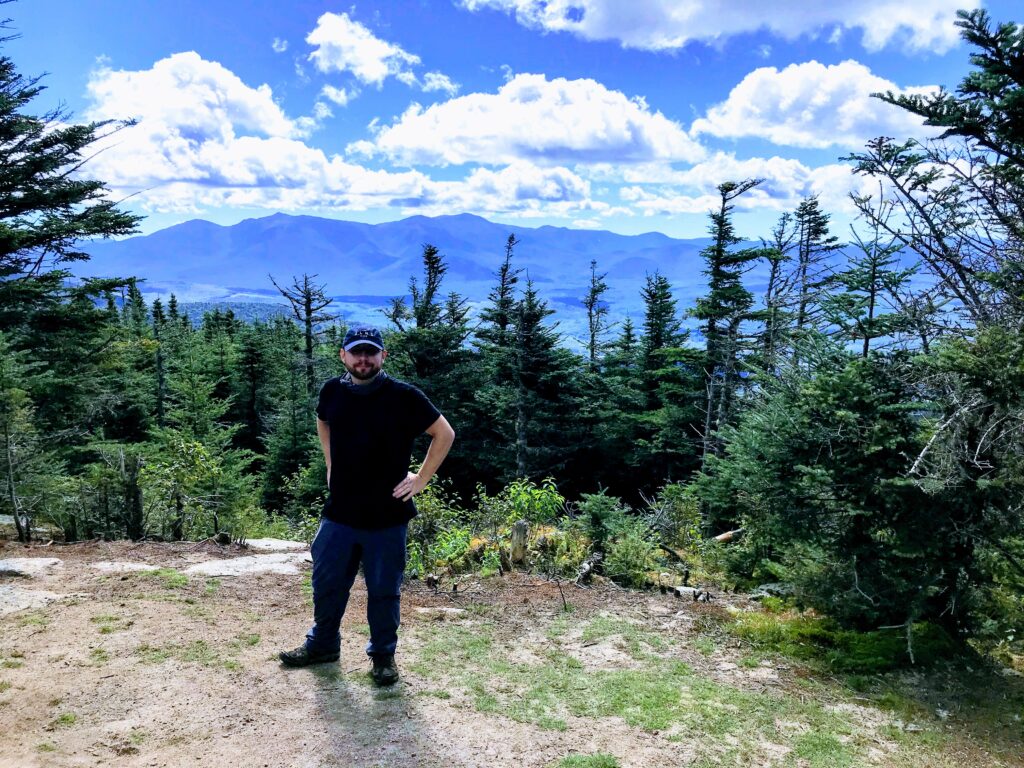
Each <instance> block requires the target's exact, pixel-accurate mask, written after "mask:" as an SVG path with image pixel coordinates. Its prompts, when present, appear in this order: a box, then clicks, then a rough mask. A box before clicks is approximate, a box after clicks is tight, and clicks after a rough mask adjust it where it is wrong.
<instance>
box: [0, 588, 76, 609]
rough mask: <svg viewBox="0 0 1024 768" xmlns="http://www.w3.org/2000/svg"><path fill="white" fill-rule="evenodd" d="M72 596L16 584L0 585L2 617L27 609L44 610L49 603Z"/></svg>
mask: <svg viewBox="0 0 1024 768" xmlns="http://www.w3.org/2000/svg"><path fill="white" fill-rule="evenodd" d="M62 597H70V595H58V594H57V593H56V592H47V591H46V590H42V589H25V588H24V587H18V586H15V585H14V584H0V616H3V615H4V614H7V613H14V612H15V611H24V610H26V609H27V608H42V607H43V606H44V605H46V604H47V603H52V602H53V601H54V600H60V599H61V598H62Z"/></svg>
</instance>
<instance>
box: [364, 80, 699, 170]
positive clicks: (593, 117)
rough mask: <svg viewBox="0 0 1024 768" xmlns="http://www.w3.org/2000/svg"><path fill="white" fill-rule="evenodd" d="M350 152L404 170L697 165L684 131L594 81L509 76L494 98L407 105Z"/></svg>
mask: <svg viewBox="0 0 1024 768" xmlns="http://www.w3.org/2000/svg"><path fill="white" fill-rule="evenodd" d="M350 150H351V151H352V152H353V153H354V154H365V155H383V156H386V157H388V158H389V159H391V160H392V161H394V162H397V163H403V164H409V165H421V164H422V165H460V164H463V163H482V164H486V165H503V164H507V163H512V162H515V161H520V160H528V161H531V162H534V163H539V164H557V163H569V162H601V161H606V162H612V161H614V162H619V163H635V162H644V161H651V160H684V161H695V160H699V159H700V158H701V157H702V156H703V154H704V150H703V149H702V148H701V147H700V145H698V144H697V143H696V142H694V141H693V140H691V139H690V138H689V136H687V134H686V132H685V131H684V130H683V128H682V127H681V126H680V125H679V124H678V123H675V122H673V121H672V120H669V119H668V118H666V117H665V116H664V115H662V114H661V113H660V112H655V111H652V110H651V109H650V107H648V105H647V104H646V103H645V102H644V100H643V99H642V98H639V97H637V98H629V97H627V96H626V95H625V94H623V93H621V92H620V91H613V90H609V89H608V88H606V87H605V86H604V85H602V84H601V83H599V82H597V81H595V80H589V79H579V80H567V79H565V78H555V79H552V80H548V79H547V77H545V76H544V75H539V74H520V75H515V76H514V77H512V78H511V79H510V80H508V81H507V82H506V83H505V84H504V85H502V86H501V87H500V88H499V89H498V91H497V92H496V93H472V94H467V95H465V96H460V97H458V98H454V99H450V100H449V101H446V102H443V103H439V104H434V105H432V106H430V107H427V108H426V109H424V108H423V107H422V106H420V105H418V104H414V105H412V106H411V107H409V109H407V110H406V111H405V113H404V114H403V115H402V116H401V117H400V118H399V119H398V120H397V121H396V122H394V123H393V124H391V125H388V126H383V127H380V128H378V129H377V133H376V136H375V138H374V140H373V141H360V142H355V143H353V144H352V145H351V146H350Z"/></svg>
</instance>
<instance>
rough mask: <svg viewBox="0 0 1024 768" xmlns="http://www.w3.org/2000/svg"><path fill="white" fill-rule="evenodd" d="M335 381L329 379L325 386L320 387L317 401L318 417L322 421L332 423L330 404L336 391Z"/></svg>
mask: <svg viewBox="0 0 1024 768" xmlns="http://www.w3.org/2000/svg"><path fill="white" fill-rule="evenodd" d="M335 383H336V380H335V379H328V380H327V381H325V382H324V385H323V386H322V387H320V396H319V397H318V398H317V401H316V417H317V418H318V419H320V421H330V418H329V412H328V405H329V403H330V399H331V394H332V392H333V391H334V385H335Z"/></svg>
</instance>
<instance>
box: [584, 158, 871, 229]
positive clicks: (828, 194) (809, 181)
mask: <svg viewBox="0 0 1024 768" xmlns="http://www.w3.org/2000/svg"><path fill="white" fill-rule="evenodd" d="M595 171H596V173H595V176H594V180H597V179H598V178H601V177H604V178H612V177H614V174H615V171H614V169H611V168H601V169H595ZM652 176H654V177H655V178H656V179H657V182H658V183H657V184H653V185H652V184H651V183H649V182H650V181H651V179H652ZM752 178H759V179H763V180H764V181H763V182H762V183H761V184H760V185H759V186H758V187H756V188H754V189H753V190H751V191H750V192H748V193H747V194H746V195H743V196H742V197H740V198H738V200H737V202H736V205H737V207H738V208H739V209H741V210H753V209H758V208H760V209H768V210H776V211H785V210H792V209H793V208H794V207H796V205H797V204H798V203H799V202H800V200H802V199H803V198H805V197H807V196H808V195H817V196H818V197H819V198H820V200H821V202H822V205H823V206H824V207H825V208H826V210H830V211H842V212H845V213H852V212H853V206H852V204H851V202H850V199H849V196H850V193H851V192H857V193H863V192H865V191H866V184H867V182H866V181H865V180H864V179H863V178H862V177H859V176H854V175H853V174H852V173H851V170H850V166H848V165H844V164H838V163H837V164H830V165H824V166H818V167H810V166H808V165H805V164H804V163H802V162H800V161H799V160H795V159H793V158H784V157H778V156H776V157H769V158H763V157H754V158H745V159H739V158H737V157H736V156H735V155H734V154H732V153H728V152H717V153H715V154H714V155H712V156H711V157H708V158H707V159H706V160H704V161H703V162H700V163H697V164H696V165H694V166H692V167H691V168H688V169H686V170H682V171H674V172H669V171H665V170H664V169H663V170H662V172H661V173H660V174H658V175H656V176H655V175H654V174H651V173H648V174H646V175H644V176H642V177H629V176H627V177H624V178H623V181H624V182H625V183H626V186H623V187H622V188H621V189H620V192H619V195H620V197H621V198H622V199H623V200H624V201H626V202H627V203H629V205H630V206H631V207H632V208H634V209H635V210H636V211H637V212H640V213H643V214H645V215H648V216H651V215H655V214H668V215H672V214H680V213H707V212H708V211H710V210H712V209H714V208H715V207H717V205H718V204H719V196H718V193H717V191H716V190H717V187H718V185H719V184H721V183H722V182H723V181H741V180H743V179H752ZM641 182H648V183H641Z"/></svg>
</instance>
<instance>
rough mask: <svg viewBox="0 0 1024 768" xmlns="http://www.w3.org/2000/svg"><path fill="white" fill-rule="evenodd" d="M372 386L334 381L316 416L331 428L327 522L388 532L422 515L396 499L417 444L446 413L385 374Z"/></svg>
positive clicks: (322, 393)
mask: <svg viewBox="0 0 1024 768" xmlns="http://www.w3.org/2000/svg"><path fill="white" fill-rule="evenodd" d="M380 377H382V378H379V379H377V380H375V381H373V382H372V383H370V384H353V383H351V382H350V381H347V380H346V379H344V378H334V379H330V380H328V381H327V382H325V383H324V385H323V387H321V388H320V399H319V402H318V403H317V406H316V415H317V418H319V419H320V420H321V421H325V422H327V424H328V425H330V428H331V487H330V491H331V494H330V496H329V498H328V499H327V505H326V506H325V507H324V517H326V518H328V519H329V520H333V521H335V522H337V523H343V524H345V525H350V526H352V527H353V528H388V527H390V526H393V525H401V524H402V523H407V522H409V520H411V519H412V518H413V517H414V516H415V515H416V506H415V505H414V504H413V503H412V500H409V501H402V500H401V499H396V498H395V497H394V496H392V495H391V494H392V493H393V491H394V488H395V486H396V485H398V484H399V483H400V482H401V481H402V480H403V479H404V478H405V475H406V473H407V472H408V471H409V462H410V460H411V459H412V448H413V442H414V441H415V440H416V438H417V437H419V436H420V435H422V434H423V432H424V431H426V429H427V427H429V426H430V425H431V424H433V423H434V422H435V421H437V417H438V416H440V415H441V412H440V411H438V410H437V408H435V407H434V405H433V403H431V402H430V400H428V399H427V397H426V395H424V394H423V393H422V392H421V391H420V390H418V389H417V388H416V387H414V386H412V385H411V384H406V383H405V382H403V381H398V380H397V379H392V378H391V377H390V376H387V375H386V374H384V373H383V372H382V373H381V374H380Z"/></svg>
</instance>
